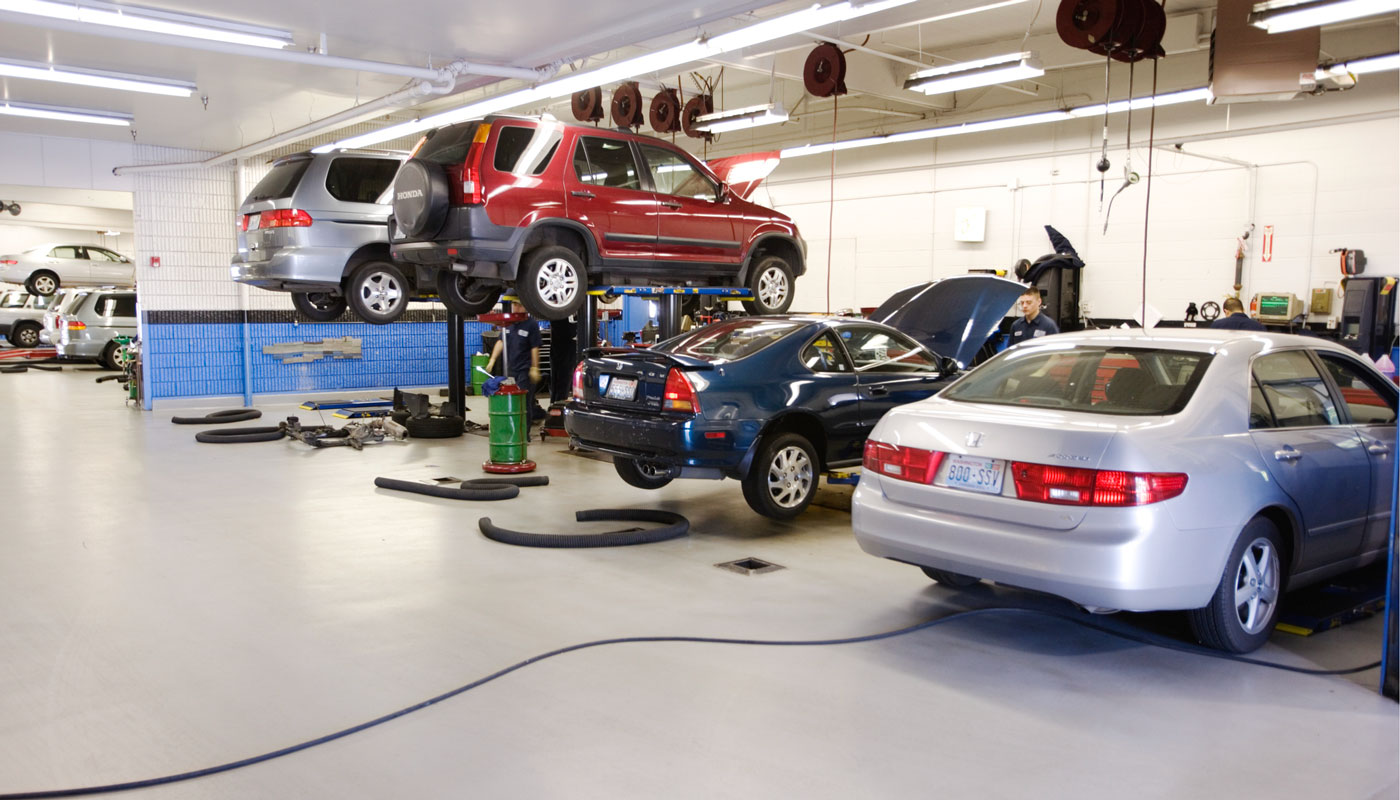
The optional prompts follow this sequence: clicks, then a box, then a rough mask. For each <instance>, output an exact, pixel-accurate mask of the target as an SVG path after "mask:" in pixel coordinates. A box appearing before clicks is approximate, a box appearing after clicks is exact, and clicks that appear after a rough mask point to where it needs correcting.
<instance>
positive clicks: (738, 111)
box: [693, 103, 788, 133]
mask: <svg viewBox="0 0 1400 800" xmlns="http://www.w3.org/2000/svg"><path fill="white" fill-rule="evenodd" d="M787 121H788V112H787V109H785V108H783V105H782V103H764V104H763V105H761V106H747V107H744V108H734V109H727V110H725V111H716V112H715V113H713V114H701V115H700V116H698V117H696V118H695V124H694V126H693V127H694V128H695V129H696V130H698V131H705V132H707V133H727V132H728V131H737V130H743V129H744V128H757V127H758V126H760V125H776V124H778V123H780V122H787Z"/></svg>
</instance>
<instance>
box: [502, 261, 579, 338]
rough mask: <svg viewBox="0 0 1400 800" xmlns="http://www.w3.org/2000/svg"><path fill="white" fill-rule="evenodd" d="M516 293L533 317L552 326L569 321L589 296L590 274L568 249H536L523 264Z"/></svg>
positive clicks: (516, 281)
mask: <svg viewBox="0 0 1400 800" xmlns="http://www.w3.org/2000/svg"><path fill="white" fill-rule="evenodd" d="M515 292H516V295H517V296H518V297H519V298H520V302H521V303H522V304H524V306H525V310H526V311H528V312H530V316H532V317H538V318H539V319H547V320H550V321H551V322H553V321H557V320H561V319H568V318H569V317H571V316H573V315H574V314H575V313H577V312H578V310H579V309H580V308H582V307H583V301H584V298H585V297H587V296H588V270H587V269H586V268H585V267H584V266H583V258H582V257H581V256H579V254H578V253H575V252H574V251H573V250H570V249H569V248H567V247H562V246H559V245H548V246H543V247H536V248H535V249H534V250H531V251H530V252H529V253H526V254H525V259H524V261H523V262H521V264H520V274H519V275H517V276H516V279H515Z"/></svg>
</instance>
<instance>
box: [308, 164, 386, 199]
mask: <svg viewBox="0 0 1400 800" xmlns="http://www.w3.org/2000/svg"><path fill="white" fill-rule="evenodd" d="M398 171H399V162H398V161H397V160H395V159H392V158H363V157H360V158H356V157H353V156H344V157H341V158H337V159H335V160H334V161H332V162H331V165H330V168H329V169H327V170H326V191H327V192H329V193H330V196H331V197H334V198H335V199H337V200H339V201H341V202H343V203H377V202H379V197H380V195H382V194H384V190H385V189H387V188H389V184H391V183H393V182H394V174H395V173H397V172H398Z"/></svg>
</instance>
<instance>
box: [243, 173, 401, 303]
mask: <svg viewBox="0 0 1400 800" xmlns="http://www.w3.org/2000/svg"><path fill="white" fill-rule="evenodd" d="M402 160H403V156H402V155H401V154H395V153H389V152H384V151H374V150H334V151H331V152H328V153H298V154H296V155H290V156H285V157H283V158H279V159H277V161H275V162H274V163H273V165H272V170H271V171H270V172H268V173H267V175H265V176H264V177H263V179H262V180H261V181H258V184H257V186H254V187H253V190H252V191H251V192H249V193H248V196H247V197H246V198H244V200H243V205H242V206H240V207H239V209H238V214H239V217H238V227H239V231H238V254H237V255H236V256H234V258H233V262H232V264H231V266H230V268H229V271H230V273H231V274H232V277H233V279H234V280H235V281H237V282H239V283H246V284H248V285H250V286H257V287H259V288H262V289H270V290H273V291H282V292H291V294H292V304H293V305H295V306H296V308H297V310H298V311H300V312H301V313H302V314H305V315H306V316H307V317H308V318H310V319H312V320H315V321H317V322H332V321H334V320H336V319H339V318H340V316H341V315H342V314H344V313H345V309H346V305H347V301H348V304H349V306H350V307H352V308H353V309H354V311H355V313H356V314H357V315H358V316H359V317H360V318H361V319H363V320H364V321H366V322H371V323H374V324H376V325H383V324H385V323H389V322H393V321H394V320H395V319H398V318H399V317H400V316H401V315H402V314H403V311H404V307H405V306H406V305H407V304H408V301H409V300H410V299H412V298H413V297H414V296H415V294H416V290H415V286H414V283H413V280H414V276H415V270H413V269H411V268H408V267H407V266H406V265H402V264H398V265H396V264H395V262H394V261H393V260H392V258H391V257H390V256H389V237H388V229H387V225H388V219H389V212H390V210H391V208H390V205H389V200H390V197H389V194H388V192H389V188H390V186H391V185H392V184H393V181H394V174H395V173H396V172H397V171H398V168H399V163H400V162H401V161H402Z"/></svg>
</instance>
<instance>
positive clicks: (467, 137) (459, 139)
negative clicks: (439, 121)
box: [413, 122, 481, 164]
mask: <svg viewBox="0 0 1400 800" xmlns="http://www.w3.org/2000/svg"><path fill="white" fill-rule="evenodd" d="M480 124H481V123H479V122H464V123H462V124H461V125H448V126H447V127H446V128H438V129H437V130H436V131H433V132H432V134H430V135H429V136H428V138H427V139H426V140H424V142H423V146H422V147H420V148H418V152H417V153H415V154H414V156H413V157H414V158H418V159H422V160H423V161H431V162H433V163H434V164H461V163H462V162H463V161H466V160H467V150H468V149H469V148H470V147H471V146H472V137H473V136H475V135H476V128H477V126H478V125H480Z"/></svg>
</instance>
